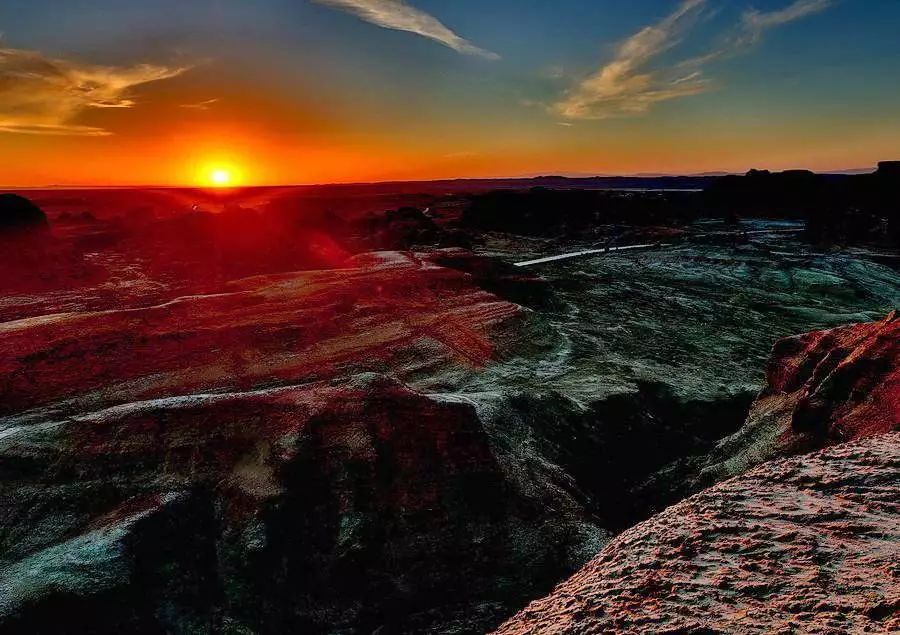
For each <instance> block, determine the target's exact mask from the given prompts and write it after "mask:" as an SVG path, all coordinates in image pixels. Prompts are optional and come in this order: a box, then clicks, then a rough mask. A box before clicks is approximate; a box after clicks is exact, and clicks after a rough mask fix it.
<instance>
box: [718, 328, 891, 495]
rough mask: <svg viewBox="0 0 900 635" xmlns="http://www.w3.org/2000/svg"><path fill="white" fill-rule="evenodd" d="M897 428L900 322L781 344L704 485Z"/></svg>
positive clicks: (819, 334)
mask: <svg viewBox="0 0 900 635" xmlns="http://www.w3.org/2000/svg"><path fill="white" fill-rule="evenodd" d="M898 429H900V317H898V315H897V313H896V312H894V313H891V314H890V315H889V316H888V317H887V318H885V319H884V320H882V321H880V322H871V323H866V324H854V325H850V326H845V327H840V328H836V329H831V330H828V331H817V332H813V333H807V334H805V335H798V336H796V337H789V338H786V339H783V340H780V341H779V342H778V343H777V344H776V345H775V347H774V348H773V350H772V355H771V357H770V359H769V362H768V363H767V364H766V386H765V388H764V389H763V390H762V392H761V393H760V395H759V397H758V398H757V400H756V402H755V403H754V404H753V407H752V408H751V410H750V414H749V416H748V418H747V422H746V423H745V424H744V426H743V427H742V428H741V430H739V431H738V432H737V433H736V434H735V435H734V436H732V437H729V438H727V439H725V440H724V441H723V442H722V443H721V444H720V445H719V447H718V448H717V449H716V450H715V451H714V452H713V453H712V456H711V458H710V460H709V465H708V466H707V467H705V468H704V470H703V473H702V477H701V480H702V481H705V482H712V481H716V480H721V479H722V478H726V477H728V476H733V475H735V474H740V473H742V472H743V471H745V470H746V469H748V467H750V466H752V465H756V464H758V463H760V462H762V461H765V460H769V459H771V458H774V457H780V456H788V455H792V454H799V453H802V452H808V451H811V450H815V449H819V448H822V447H825V446H827V445H833V444H835V443H839V442H842V441H848V440H852V439H860V438H865V437H868V436H873V435H876V434H882V433H884V432H889V431H892V430H898Z"/></svg>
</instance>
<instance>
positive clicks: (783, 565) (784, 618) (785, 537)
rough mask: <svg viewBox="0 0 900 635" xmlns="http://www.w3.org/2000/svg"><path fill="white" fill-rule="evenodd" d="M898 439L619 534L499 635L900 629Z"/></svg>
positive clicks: (871, 442) (737, 482) (822, 458)
mask: <svg viewBox="0 0 900 635" xmlns="http://www.w3.org/2000/svg"><path fill="white" fill-rule="evenodd" d="M898 508H900V434H897V433H889V434H886V435H880V436H876V437H872V438H869V439H865V440H863V441H859V442H855V443H846V444H842V445H839V446H836V447H834V448H830V449H827V450H824V451H821V452H819V453H817V454H812V455H805V456H801V457H797V458H792V459H787V460H781V461H775V462H771V463H767V464H765V465H762V466H759V467H757V468H756V469H754V470H753V471H751V472H749V473H747V474H746V475H744V476H741V477H738V478H736V479H733V480H730V481H727V482H725V483H722V484H720V485H717V486H715V487H713V488H711V489H709V490H706V491H704V492H702V493H700V494H698V495H696V496H693V497H691V498H689V499H687V500H685V501H684V502H682V503H680V504H678V505H675V506H674V507H671V508H669V509H667V510H666V511H665V512H663V513H662V514H659V515H658V516H655V517H654V518H652V519H651V520H648V521H646V522H644V523H641V524H639V525H637V526H636V527H634V528H632V529H630V530H628V531H626V532H625V533H623V534H622V535H620V536H619V537H618V538H616V539H615V540H614V541H613V542H611V543H610V544H609V545H607V546H606V548H604V549H603V551H602V552H600V554H599V555H598V556H597V557H596V558H595V559H594V560H593V561H592V562H591V563H590V564H588V565H587V566H586V567H585V568H584V569H582V570H581V571H580V572H579V573H578V574H576V575H575V576H574V577H572V578H571V579H570V580H568V581H566V582H565V583H563V584H562V585H560V586H559V587H558V588H557V589H556V590H555V591H554V592H553V593H552V594H551V595H550V596H549V597H547V598H545V599H542V600H538V601H536V602H534V603H532V604H531V605H529V606H528V607H527V608H526V609H524V610H523V611H522V612H520V613H519V614H518V615H517V616H515V617H514V618H513V619H511V620H510V621H508V622H507V623H506V624H504V625H503V626H502V627H501V628H500V629H499V630H498V631H497V633H498V634H501V635H523V634H526V633H527V634H535V635H537V634H541V635H552V634H562V633H607V632H609V633H623V634H624V633H635V634H637V633H651V632H652V633H736V632H740V633H776V632H797V631H801V632H808V633H849V632H854V633H863V632H867V633H891V632H894V633H895V632H897V630H898V629H900V583H898V580H897V545H898V543H900V524H898V523H897V510H898Z"/></svg>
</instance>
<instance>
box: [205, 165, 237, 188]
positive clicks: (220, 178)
mask: <svg viewBox="0 0 900 635" xmlns="http://www.w3.org/2000/svg"><path fill="white" fill-rule="evenodd" d="M209 182H210V183H211V184H212V185H214V186H215V187H228V186H229V185H231V184H232V176H231V172H230V171H229V170H226V169H224V168H216V169H214V170H212V171H211V172H210V173H209Z"/></svg>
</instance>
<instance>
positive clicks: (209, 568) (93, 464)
mask: <svg viewBox="0 0 900 635" xmlns="http://www.w3.org/2000/svg"><path fill="white" fill-rule="evenodd" d="M450 255H455V256H457V257H458V256H459V253H458V252H451V253H450V254H444V256H450ZM436 258H437V256H436V255H435V256H429V257H426V256H418V255H415V254H408V253H397V252H385V253H379V254H370V255H367V256H361V257H358V258H355V259H352V260H350V261H348V262H347V263H346V265H345V266H343V267H342V268H340V269H335V270H330V271H315V272H300V273H285V274H280V275H276V276H271V275H269V276H259V277H255V278H250V279H243V280H238V281H235V282H233V283H231V284H229V285H228V287H227V290H226V291H225V292H223V293H218V294H213V295H202V296H190V297H183V298H179V299H176V300H173V301H171V302H167V303H165V304H162V305H155V306H151V307H144V308H141V307H138V308H133V309H119V310H112V311H94V312H71V313H57V314H50V315H45V316H41V317H34V318H26V319H22V320H16V321H13V322H7V323H3V324H0V332H2V334H3V336H2V338H0V395H2V398H0V403H2V410H3V413H2V414H3V415H4V416H3V417H2V418H0V482H2V483H3V487H2V488H0V554H2V556H0V630H3V629H4V628H5V629H8V630H12V631H14V632H15V631H27V632H59V629H60V628H61V627H62V625H63V624H62V622H60V620H61V619H62V616H65V620H66V621H65V626H66V627H67V628H68V627H71V628H73V629H75V630H78V631H82V632H100V633H113V632H122V630H123V629H128V630H133V631H136V632H192V633H193V632H198V633H203V632H222V631H223V630H224V631H232V632H235V631H236V632H241V631H242V629H244V630H249V631H251V632H311V633H316V632H328V633H362V632H366V633H368V632H373V631H375V630H377V629H379V628H382V627H384V628H386V629H387V630H389V631H392V632H393V631H395V630H396V631H400V632H420V631H422V630H423V629H424V630H442V629H444V630H446V629H449V630H455V631H460V630H463V631H479V630H480V631H482V632H483V631H484V630H486V629H488V628H490V627H493V626H495V625H496V624H497V623H498V622H499V620H500V619H502V617H504V616H506V615H508V614H509V613H510V612H511V610H513V609H514V607H518V606H521V605H522V604H524V602H525V601H527V599H528V598H531V597H535V596H537V595H540V594H542V593H545V592H546V591H547V590H549V588H550V586H551V585H552V584H553V583H554V582H555V581H557V580H559V579H560V578H562V577H564V576H565V575H568V574H569V573H571V572H572V571H574V570H575V569H576V568H577V566H580V564H581V563H583V562H584V561H585V560H586V559H587V558H588V557H589V556H590V554H592V553H595V552H596V550H597V549H599V548H600V547H601V546H602V544H603V542H604V541H605V539H606V537H607V534H606V532H604V531H603V530H602V529H600V528H599V527H598V526H597V523H596V522H595V520H594V519H593V518H592V517H591V515H590V514H589V513H588V512H587V511H586V509H585V506H584V504H583V502H582V501H581V500H580V498H579V496H578V494H577V489H576V488H575V487H574V486H573V485H572V484H571V483H557V482H554V481H552V480H550V479H543V478H533V477H532V475H530V474H529V473H528V471H527V466H525V465H524V464H522V463H516V462H515V461H514V460H513V459H512V458H511V457H510V456H508V455H505V454H503V455H501V452H499V451H498V449H497V448H496V447H495V442H494V439H493V438H492V437H491V435H490V434H489V433H488V432H487V431H486V430H485V428H484V426H483V423H482V421H481V420H480V418H479V416H478V414H477V412H476V409H475V406H474V405H473V404H472V403H470V402H469V401H468V400H466V399H465V398H462V397H458V396H455V395H452V394H450V395H445V396H437V395H431V394H428V393H426V392H425V391H424V389H425V388H427V387H428V386H430V385H438V386H439V385H441V384H442V382H445V381H451V380H458V378H459V377H460V376H464V375H466V374H467V373H472V372H473V371H475V370H477V369H479V368H483V367H485V366H486V365H489V364H491V363H494V362H496V361H497V360H498V359H500V358H502V356H503V355H504V352H505V348H506V347H507V346H508V344H509V342H510V341H511V339H512V338H513V337H514V336H515V335H516V334H517V331H518V330H519V329H520V327H521V325H522V318H523V315H524V313H523V309H522V308H521V307H519V306H518V305H515V304H511V303H509V302H506V301H503V300H501V299H499V298H498V297H497V296H494V295H492V294H490V293H488V292H486V291H483V290H481V289H480V288H478V287H477V286H475V285H473V284H472V276H471V275H470V274H468V273H465V272H463V271H461V270H458V269H450V268H446V267H442V266H439V265H437V264H434V259H436ZM398 378H399V379H398ZM401 379H402V380H406V381H409V382H415V383H417V384H418V385H419V386H420V387H421V388H422V390H419V391H415V390H412V389H410V388H409V387H407V386H406V385H404V383H402V381H401ZM461 554H463V555H464V557H461Z"/></svg>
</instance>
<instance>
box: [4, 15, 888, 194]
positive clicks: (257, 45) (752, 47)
mask: <svg viewBox="0 0 900 635" xmlns="http://www.w3.org/2000/svg"><path fill="white" fill-rule="evenodd" d="M0 33H2V34H3V36H2V39H0V146H2V144H3V143H4V142H6V143H7V144H12V145H15V147H16V148H17V149H18V150H20V151H24V152H26V153H28V154H31V155H32V156H34V157H37V158H40V157H41V156H43V155H42V153H50V154H52V153H53V152H54V143H53V141H54V140H55V142H56V143H55V145H56V146H58V147H59V149H60V150H61V149H62V148H66V147H71V145H72V140H71V139H66V138H65V137H69V136H80V137H85V138H89V139H83V140H82V141H84V142H85V143H88V144H89V145H90V146H91V147H94V148H97V149H98V152H106V153H107V154H109V155H119V156H122V155H124V154H125V152H124V148H126V147H128V145H129V143H131V144H132V145H134V139H135V138H136V137H138V136H141V135H144V136H145V137H146V136H147V135H150V134H151V133H152V134H154V135H164V134H166V127H165V125H163V122H166V123H169V124H172V126H174V127H172V128H171V130H175V129H176V128H177V129H178V130H182V129H183V128H184V127H185V126H187V125H188V124H190V123H191V122H193V123H194V124H195V127H196V128H197V129H201V128H204V127H205V128H206V129H214V128H216V126H225V124H227V125H228V130H232V131H234V130H236V129H237V128H238V127H240V126H241V125H245V126H246V129H247V130H253V131H256V133H258V134H260V135H263V136H271V137H275V136H280V137H281V138H282V140H283V141H284V142H285V143H295V144H297V145H298V146H305V147H313V146H315V147H316V148H317V152H318V151H322V152H324V150H322V148H323V147H325V146H328V147H332V148H335V151H336V152H340V153H342V156H346V157H351V158H352V157H355V156H356V155H357V154H359V153H365V152H372V151H373V149H374V148H379V149H380V151H383V152H384V153H385V155H386V161H387V163H388V165H385V166H384V167H383V168H381V169H380V171H379V170H374V171H373V170H371V169H370V170H369V171H368V172H365V173H361V174H357V172H356V171H353V170H351V171H353V176H354V177H358V178H407V177H408V178H418V177H423V178H424V177H427V176H453V175H457V176H492V175H495V176H500V175H508V174H520V173H542V172H569V173H594V172H627V173H631V172H639V171H667V172H681V171H683V172H690V171H703V170H713V169H728V170H739V169H743V168H746V167H750V166H752V165H770V166H772V167H792V166H796V165H808V166H810V167H813V168H818V169H835V168H841V167H858V166H860V165H867V164H869V163H871V162H873V161H874V160H877V159H879V158H891V157H889V156H884V155H885V154H886V153H889V152H890V148H892V147H900V143H897V142H898V141H900V115H898V114H897V113H900V83H898V82H897V77H900V37H898V35H897V34H898V33H900V2H897V1H896V0H755V1H754V2H743V1H740V0H637V1H634V2H628V3H622V2H618V1H616V2H614V1H611V0H554V1H552V2H551V1H546V0H545V1H539V0H480V1H476V0H455V1H453V2H448V1H446V0H444V1H441V0H407V1H406V2H401V1H398V0H253V1H251V0H191V1H190V2H188V1H186V0H180V1H174V0H157V1H156V2H153V3H149V2H129V1H126V0H116V1H113V0H67V1H65V2H61V1H49V0H5V2H4V3H3V4H2V5H0ZM4 51H6V53H5V56H4V53H3V52H4ZM23 51H25V52H28V55H29V57H28V58H27V60H26V58H25V57H24V55H23V53H22V52H23ZM35 59H42V60H51V61H53V62H59V63H61V64H62V65H64V66H65V68H66V69H67V71H66V72H67V75H71V76H73V77H80V78H83V77H85V76H88V77H90V78H91V79H90V81H91V82H92V83H91V84H90V87H89V90H88V92H90V90H94V85H95V84H97V86H96V89H95V94H94V95H93V97H91V98H89V99H88V98H85V99H83V100H81V101H79V98H73V97H72V93H73V91H72V87H71V86H65V85H63V86H60V85H59V82H57V81H56V79H54V78H49V77H46V78H43V79H42V83H39V84H36V83H35V82H34V77H33V73H32V74H31V75H29V78H30V79H29V82H30V83H27V84H26V83H25V82H23V81H22V79H21V78H22V76H23V73H22V70H23V65H24V64H32V63H34V60H35ZM23 60H24V61H23ZM141 65H144V66H141ZM146 65H149V66H152V69H151V70H149V71H148V70H147V68H146ZM57 66H59V64H57ZM98 69H101V70H98ZM136 69H141V70H139V71H137V72H136ZM83 71H86V72H83ZM79 81H81V80H79ZM27 91H30V94H34V95H37V96H38V97H35V98H34V99H32V100H26V99H23V98H22V95H24V94H25V93H26V92H27ZM54 91H64V94H63V95H62V100H61V101H63V102H64V103H65V104H66V105H65V107H64V108H63V107H60V108H49V107H46V104H40V103H35V101H36V100H37V99H39V98H40V96H43V95H45V96H46V100H47V104H49V103H51V102H52V101H53V100H54V98H55V97H56V94H55V93H54ZM76 92H79V91H76ZM82 92H83V91H82ZM98 96H99V99H97V97H98ZM4 100H5V101H6V105H5V106H4V104H3V101H4ZM164 105H165V106H166V107H168V108H169V110H168V111H167V110H166V107H164ZM193 106H196V108H193ZM175 108H180V110H174V109H175ZM292 112H294V113H299V114H298V115H297V116H295V117H293V118H292V116H291V113H292ZM191 117H192V119H191ZM204 117H205V119H204ZM176 124H177V125H176ZM235 134H236V133H235ZM43 137H54V139H48V138H43ZM146 146H147V143H146V139H145V140H144V143H143V145H142V147H146ZM388 146H390V148H389V149H390V151H386V150H382V149H384V148H388ZM159 152H160V153H163V154H165V148H162V147H160V149H159ZM388 155H390V156H389V157H388ZM360 156H361V155H360ZM0 158H2V150H0ZM894 158H896V157H894ZM349 162H350V163H351V164H353V165H355V166H356V165H357V164H361V163H367V162H366V161H364V160H363V159H362V158H359V160H358V161H355V162H354V161H349ZM354 170H356V168H354ZM268 172H271V173H272V175H273V177H274V172H273V171H272V170H268ZM457 173H458V174H457ZM279 175H283V178H288V177H289V176H290V175H289V174H288V173H287V170H282V171H281V172H279ZM329 175H330V173H329V174H328V175H325V176H329ZM297 178H299V179H303V178H304V174H298V175H297ZM308 178H312V177H308ZM320 178H324V177H320ZM333 178H334V179H335V180H346V179H342V178H341V177H340V174H339V173H337V172H335V174H334V177H333Z"/></svg>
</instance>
